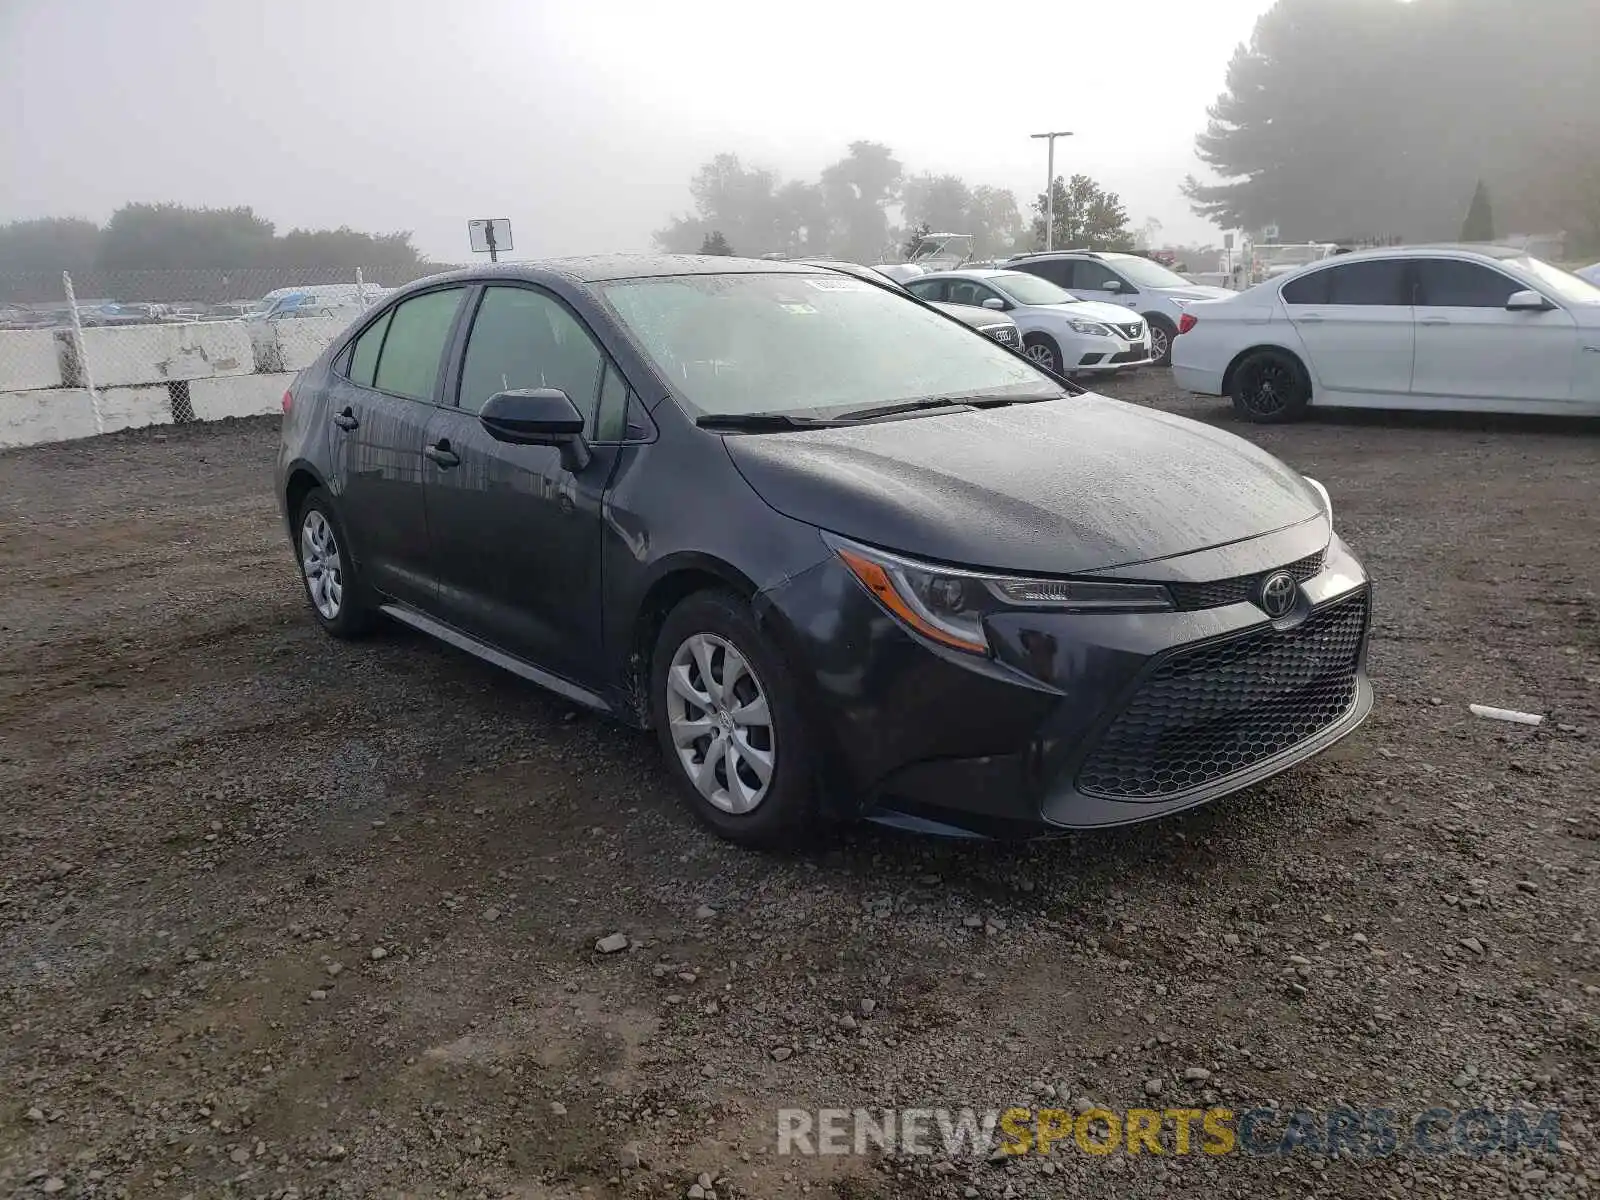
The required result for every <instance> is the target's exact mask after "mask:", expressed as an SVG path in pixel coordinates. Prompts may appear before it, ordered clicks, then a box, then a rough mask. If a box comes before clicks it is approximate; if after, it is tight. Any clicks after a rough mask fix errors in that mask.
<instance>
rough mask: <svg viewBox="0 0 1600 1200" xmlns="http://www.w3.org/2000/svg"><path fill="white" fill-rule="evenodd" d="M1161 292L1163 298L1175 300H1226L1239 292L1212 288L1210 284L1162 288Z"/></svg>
mask: <svg viewBox="0 0 1600 1200" xmlns="http://www.w3.org/2000/svg"><path fill="white" fill-rule="evenodd" d="M1160 290H1161V294H1162V295H1163V296H1171V297H1172V298H1173V299H1174V300H1226V299H1227V298H1228V297H1229V296H1234V295H1237V294H1238V293H1237V292H1232V291H1229V290H1228V289H1227V288H1222V287H1212V286H1211V285H1210V284H1205V283H1195V284H1191V285H1189V286H1188V287H1169V288H1162V289H1160Z"/></svg>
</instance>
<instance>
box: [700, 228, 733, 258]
mask: <svg viewBox="0 0 1600 1200" xmlns="http://www.w3.org/2000/svg"><path fill="white" fill-rule="evenodd" d="M700 253H701V254H732V253H733V247H732V246H730V245H728V239H727V238H725V237H723V236H722V230H720V229H713V230H712V231H711V232H710V233H708V234H706V240H705V241H703V242H701V243H700Z"/></svg>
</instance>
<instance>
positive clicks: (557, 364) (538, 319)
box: [456, 287, 605, 429]
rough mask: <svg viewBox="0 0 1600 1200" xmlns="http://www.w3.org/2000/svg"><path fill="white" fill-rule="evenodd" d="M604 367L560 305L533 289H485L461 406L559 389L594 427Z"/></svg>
mask: <svg viewBox="0 0 1600 1200" xmlns="http://www.w3.org/2000/svg"><path fill="white" fill-rule="evenodd" d="M604 364H605V358H604V356H602V355H601V353H600V348H599V347H598V346H596V345H595V343H594V339H593V338H592V337H590V336H589V334H588V331H587V330H585V329H584V327H583V326H582V325H580V324H579V323H578V319H577V318H576V317H574V316H573V315H572V314H571V313H570V312H568V311H567V310H566V308H564V307H563V306H562V305H561V304H560V303H559V302H558V301H556V300H554V299H552V298H551V297H549V296H547V295H545V294H544V293H543V292H535V291H532V290H530V289H528V288H517V287H490V288H486V289H485V290H484V293H483V302H482V303H481V304H480V305H479V306H478V315H477V317H476V318H475V319H474V320H473V322H472V335H471V337H470V338H469V339H468V341H467V358H466V362H464V363H463V364H462V367H461V392H460V395H459V396H458V397H457V401H456V402H457V403H458V404H459V405H460V406H461V407H462V408H463V409H465V410H466V411H467V412H472V413H475V412H479V411H481V410H482V408H483V405H484V402H485V401H486V400H488V399H489V397H490V396H492V395H494V394H495V393H496V392H503V391H510V390H513V389H517V388H560V389H561V390H562V391H563V392H565V393H566V394H567V398H568V399H569V400H571V401H572V403H573V404H575V405H577V407H578V411H579V412H581V413H582V414H583V415H584V417H585V418H586V419H587V420H588V421H589V423H590V428H591V429H592V428H593V427H594V413H595V403H596V400H597V398H598V395H599V391H600V369H601V367H602V366H603V365H604Z"/></svg>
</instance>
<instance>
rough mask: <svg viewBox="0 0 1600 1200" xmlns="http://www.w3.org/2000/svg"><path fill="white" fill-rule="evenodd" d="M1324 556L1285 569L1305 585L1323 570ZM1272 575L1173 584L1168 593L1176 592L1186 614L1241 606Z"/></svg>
mask: <svg viewBox="0 0 1600 1200" xmlns="http://www.w3.org/2000/svg"><path fill="white" fill-rule="evenodd" d="M1322 553H1323V552H1322V551H1321V550H1318V551H1317V552H1316V553H1315V554H1308V555H1306V556H1305V557H1304V558H1302V559H1300V560H1298V561H1297V562H1292V563H1290V564H1289V565H1288V566H1287V567H1284V568H1283V570H1285V571H1287V572H1289V574H1291V575H1293V576H1294V581H1295V582H1296V583H1304V582H1305V581H1306V580H1308V579H1310V578H1311V577H1312V576H1314V575H1316V574H1317V573H1318V572H1319V571H1321V570H1322ZM1271 574H1273V572H1272V571H1262V572H1260V573H1259V574H1256V575H1236V576H1234V577H1233V578H1232V579H1218V580H1216V581H1215V582H1213V583H1169V584H1167V591H1169V592H1171V593H1172V602H1173V603H1174V604H1176V605H1177V606H1178V607H1179V608H1180V609H1183V610H1185V611H1193V610H1195V609H1198V608H1221V607H1222V606H1223V605H1224V604H1239V603H1241V602H1242V601H1245V600H1250V599H1252V598H1253V597H1254V595H1255V590H1256V587H1257V586H1258V585H1259V584H1260V583H1261V581H1262V580H1263V579H1265V578H1266V577H1267V576H1268V575H1271Z"/></svg>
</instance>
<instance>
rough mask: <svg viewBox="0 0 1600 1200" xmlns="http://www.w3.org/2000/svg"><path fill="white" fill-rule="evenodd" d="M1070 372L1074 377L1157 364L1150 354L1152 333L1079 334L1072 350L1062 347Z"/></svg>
mask: <svg viewBox="0 0 1600 1200" xmlns="http://www.w3.org/2000/svg"><path fill="white" fill-rule="evenodd" d="M1062 356H1063V357H1064V358H1065V359H1066V360H1067V370H1068V371H1070V372H1071V373H1072V374H1075V375H1077V374H1088V375H1097V374H1100V373H1101V372H1104V371H1125V370H1127V369H1128V368H1129V367H1145V366H1149V365H1150V363H1151V362H1152V361H1154V360H1153V359H1152V357H1151V354H1150V333H1149V331H1148V330H1146V331H1145V333H1143V334H1142V335H1141V336H1140V337H1138V338H1123V337H1093V336H1087V337H1086V336H1084V335H1082V334H1080V335H1078V340H1077V343H1076V344H1075V345H1074V346H1072V348H1070V349H1069V348H1067V347H1066V346H1063V347H1062Z"/></svg>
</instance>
